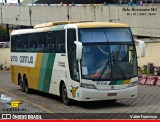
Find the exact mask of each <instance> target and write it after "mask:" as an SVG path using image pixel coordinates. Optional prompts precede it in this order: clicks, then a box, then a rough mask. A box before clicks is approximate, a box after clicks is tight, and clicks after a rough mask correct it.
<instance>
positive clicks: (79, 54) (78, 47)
mask: <svg viewBox="0 0 160 122" xmlns="http://www.w3.org/2000/svg"><path fill="white" fill-rule="evenodd" d="M74 43H75V45H76V59H77V60H81V59H82V48H83V46H82V43H81V42H78V41H74Z"/></svg>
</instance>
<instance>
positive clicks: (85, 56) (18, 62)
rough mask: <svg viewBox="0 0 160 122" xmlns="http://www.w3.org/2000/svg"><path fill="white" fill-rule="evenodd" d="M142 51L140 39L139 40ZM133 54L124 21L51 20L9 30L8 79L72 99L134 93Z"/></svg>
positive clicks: (112, 97)
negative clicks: (9, 72) (9, 70)
mask: <svg viewBox="0 0 160 122" xmlns="http://www.w3.org/2000/svg"><path fill="white" fill-rule="evenodd" d="M140 44H141V45H140V47H141V50H142V55H144V54H143V53H144V47H143V43H140ZM137 76H138V74H137V55H136V48H135V42H134V39H133V36H132V33H131V30H130V28H129V27H128V26H127V25H126V24H118V23H108V22H83V23H72V22H53V23H45V24H39V25H36V26H35V27H34V28H33V29H24V30H14V31H13V32H12V34H11V80H12V82H13V83H14V84H17V85H19V86H20V88H21V89H22V91H25V92H27V93H28V92H29V90H30V89H35V90H39V91H43V92H47V93H50V94H54V95H58V96H60V97H61V98H62V100H63V102H64V104H66V105H69V104H70V103H71V101H72V100H76V101H98V100H117V99H120V98H135V97H136V96H137V81H138V77H137Z"/></svg>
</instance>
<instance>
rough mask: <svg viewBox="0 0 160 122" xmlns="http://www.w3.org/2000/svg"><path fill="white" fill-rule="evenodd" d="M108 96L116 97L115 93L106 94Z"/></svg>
mask: <svg viewBox="0 0 160 122" xmlns="http://www.w3.org/2000/svg"><path fill="white" fill-rule="evenodd" d="M108 96H117V93H108Z"/></svg>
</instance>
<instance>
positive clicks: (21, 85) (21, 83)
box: [19, 79, 25, 92]
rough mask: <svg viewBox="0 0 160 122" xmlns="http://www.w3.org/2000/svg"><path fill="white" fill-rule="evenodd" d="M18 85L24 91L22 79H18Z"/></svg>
mask: <svg viewBox="0 0 160 122" xmlns="http://www.w3.org/2000/svg"><path fill="white" fill-rule="evenodd" d="M19 86H20V89H21V90H22V91H23V92H24V91H25V88H24V81H23V79H20V84H19Z"/></svg>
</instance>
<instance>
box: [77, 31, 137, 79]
mask: <svg viewBox="0 0 160 122" xmlns="http://www.w3.org/2000/svg"><path fill="white" fill-rule="evenodd" d="M89 37H90V38H89ZM79 41H81V42H82V44H83V55H82V60H81V68H82V78H83V79H92V80H113V79H115V80H116V79H129V78H132V77H136V76H137V61H136V51H135V46H134V44H133V41H132V37H131V33H130V30H129V29H94V30H93V33H92V29H90V30H89V29H87V30H86V29H84V31H83V29H81V30H80V31H79Z"/></svg>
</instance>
